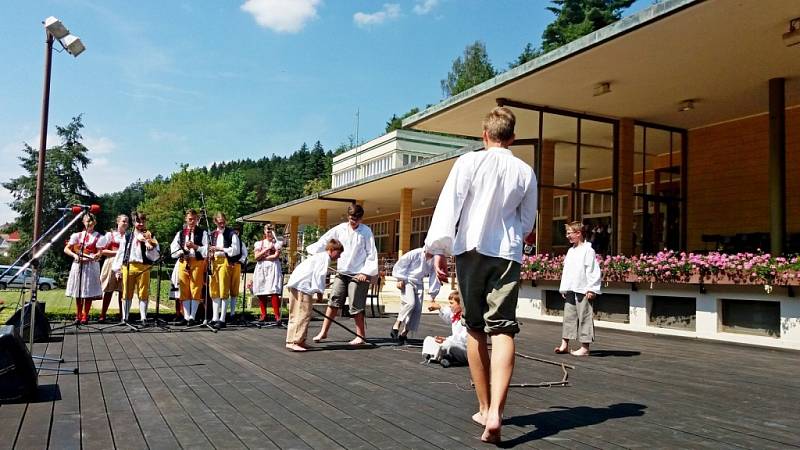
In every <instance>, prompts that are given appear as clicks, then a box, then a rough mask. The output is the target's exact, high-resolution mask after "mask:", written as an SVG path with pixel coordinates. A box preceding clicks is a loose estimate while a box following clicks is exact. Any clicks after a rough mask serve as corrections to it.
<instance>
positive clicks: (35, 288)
mask: <svg viewBox="0 0 800 450" xmlns="http://www.w3.org/2000/svg"><path fill="white" fill-rule="evenodd" d="M84 214H86V211H85V210H84V211H81V213H80V214H78V215H76V216H75V217H74V218H73V219H72V220H71V221H70V222H69V223H68V224H67V225H66V226H64V227H63V228H62V229H61V230H59V231H58V232H57V233H56V234H55V235H54V236H53V237H52V238H51V239H50V241H49V242H47V243H46V244H45V245H43V246H42V247H40V248H39V249H38V250H36V251H35V252H33V256H31V259H30V260H29V261H28V262H27V263H25V264H24V265H23V266H22V267H20V268H19V270H18V271H17V273H16V274H15V275H14V278H16V277H17V276H19V275H20V274H21V273H24V272H25V270H26V269H27V268H28V267H30V268H31V298H30V301H29V303H30V305H31V325H30V328H29V330H30V332H29V333H28V334H29V342H28V351H29V352H30V353H31V354H33V338H34V334H35V333H34V330H35V329H36V312H35V311H36V309H37V308H38V293H39V261H40V258H41V257H42V256H43V255H44V254H45V253H47V252H48V251H49V250H50V247H52V246H53V244H54V243H56V242H58V241H59V240H60V239H61V237H62V236H63V235H64V233H66V232H67V230H69V229H70V227H72V226H73V225H75V223H76V222H78V221H80V220H81V219H82V218H83V216H84ZM66 217H67V214H64V216H63V217H62V218H61V219H60V220H59V221H58V222H56V224H55V225H53V226H52V227H50V229H49V230H47V231H46V232H45V233H44V234H42V235H41V236H40V237H39V239H38V240H37V241H36V242H34V243H33V245H32V246H31V248H30V249H29V250H28V253H30V252H32V251H33V249H35V248H36V247H37V244H38V243H40V242H42V241H44V239H45V237H46V236H47V234H48V233H50V232H51V231H52V230H54V229H55V227H56V225H57V224H58V223H60V222H62V221H64V220H66ZM24 324H25V307H24V306H23V307H22V313H21V315H20V325H21V327H22V326H24ZM21 334H22V333H20V335H21ZM31 357H32V358H33V359H36V360H39V361H44V362H57V363H63V362H64V358H49V357H46V356H38V355H32V356H31ZM39 370H52V371H55V372H60V373H78V368H77V367H76V368H74V369H67V368H62V367H42V366H41V365H39Z"/></svg>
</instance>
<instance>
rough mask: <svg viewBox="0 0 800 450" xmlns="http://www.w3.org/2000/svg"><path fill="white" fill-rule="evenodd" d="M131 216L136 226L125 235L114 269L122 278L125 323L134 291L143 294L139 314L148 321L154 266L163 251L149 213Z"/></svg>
mask: <svg viewBox="0 0 800 450" xmlns="http://www.w3.org/2000/svg"><path fill="white" fill-rule="evenodd" d="M131 218H132V219H133V226H134V229H133V231H132V232H128V233H127V234H125V235H123V237H122V240H121V241H120V243H119V245H120V247H119V251H117V254H116V256H114V262H113V263H112V264H111V270H112V271H113V272H114V274H115V275H116V277H117V280H122V292H123V294H122V297H123V301H122V311H121V312H122V323H128V321H129V315H130V310H131V303H132V302H133V294H134V292H136V295H137V296H138V297H139V318H140V320H141V322H142V325H144V324H145V321H146V320H147V306H148V300H149V298H150V267H151V266H152V265H153V263H154V262H156V261H158V258H159V257H160V256H161V255H160V248H159V246H158V242H157V241H156V240H155V239H153V237H152V236H151V235H150V233H149V232H148V231H147V216H146V215H145V214H142V213H137V212H134V213H133V214H131Z"/></svg>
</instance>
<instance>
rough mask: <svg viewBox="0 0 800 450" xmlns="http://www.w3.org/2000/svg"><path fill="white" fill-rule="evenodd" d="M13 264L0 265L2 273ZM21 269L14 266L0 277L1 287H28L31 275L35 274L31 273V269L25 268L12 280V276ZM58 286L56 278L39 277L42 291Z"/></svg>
mask: <svg viewBox="0 0 800 450" xmlns="http://www.w3.org/2000/svg"><path fill="white" fill-rule="evenodd" d="M9 267H11V266H3V265H0V275H2V274H3V273H4V272H6V270H7V269H8V268H9ZM18 271H19V267H17V266H14V267H11V270H9V271H8V273H6V274H5V275H4V276H3V277H2V278H0V289H8V288H22V287H28V285H29V284H30V282H31V277H32V276H33V275H32V273H31V269H25V271H24V272H23V273H21V274H20V276H18V277H17V278H15V279H14V280H13V281H11V278H12V277H13V276H14V275H15V274H16V273H17V272H18ZM55 287H56V280H54V279H52V278H50V277H43V276H40V277H39V289H40V290H42V291H47V290H50V289H53V288H55Z"/></svg>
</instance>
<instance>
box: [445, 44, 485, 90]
mask: <svg viewBox="0 0 800 450" xmlns="http://www.w3.org/2000/svg"><path fill="white" fill-rule="evenodd" d="M495 75H497V72H496V71H495V69H494V66H492V63H491V62H490V61H489V55H488V54H487V53H486V45H485V44H484V43H483V42H481V41H475V42H473V43H472V44H470V45H468V46H467V47H466V48H465V49H464V54H463V55H462V56H459V57H457V58H456V59H455V60H454V61H453V65H452V68H451V69H450V72H448V73H447V77H446V78H445V79H443V80H441V86H442V93H443V94H444V96H445V97H452V96H454V95H456V94H458V93H460V92H464V91H466V90H467V89H469V88H471V87H472V86H475V85H478V84H480V83H483V82H484V81H486V80H488V79H491V78H493V77H494V76H495Z"/></svg>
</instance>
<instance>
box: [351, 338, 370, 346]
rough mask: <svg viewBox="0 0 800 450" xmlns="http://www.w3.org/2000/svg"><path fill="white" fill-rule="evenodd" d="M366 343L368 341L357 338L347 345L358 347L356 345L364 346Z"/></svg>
mask: <svg viewBox="0 0 800 450" xmlns="http://www.w3.org/2000/svg"><path fill="white" fill-rule="evenodd" d="M366 343H367V341H365V340H363V339H361V338H360V337H357V338H354V339H353V340H352V341H350V342H348V343H347V345H353V346H356V345H364V344H366Z"/></svg>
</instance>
